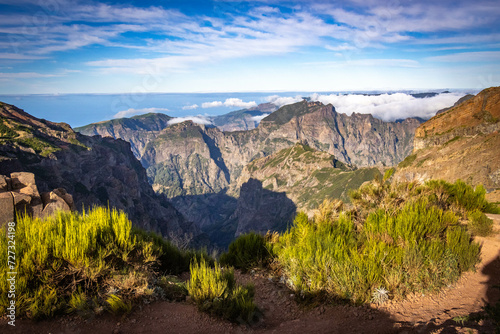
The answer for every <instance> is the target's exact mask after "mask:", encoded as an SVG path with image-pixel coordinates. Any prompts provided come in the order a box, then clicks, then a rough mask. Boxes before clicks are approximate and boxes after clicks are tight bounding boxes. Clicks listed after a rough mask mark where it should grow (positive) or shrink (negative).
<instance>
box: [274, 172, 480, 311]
mask: <svg viewBox="0 0 500 334" xmlns="http://www.w3.org/2000/svg"><path fill="white" fill-rule="evenodd" d="M467 187H468V188H467ZM467 187H464V186H463V184H461V183H460V182H458V183H456V184H449V183H445V182H437V183H433V182H430V183H427V184H425V185H418V184H416V183H402V184H393V185H391V184H388V183H387V182H385V180H383V181H380V180H378V181H374V182H372V183H370V184H365V185H364V186H362V187H361V188H360V189H358V190H357V191H354V192H352V198H353V201H352V202H353V206H352V207H351V208H349V209H347V210H346V209H344V210H342V206H341V205H339V204H338V203H323V205H322V206H321V207H320V209H319V214H316V215H315V216H314V218H312V219H310V218H308V216H307V215H306V214H304V213H299V214H298V215H297V217H296V219H295V221H294V224H293V226H292V227H291V228H290V229H289V231H287V232H286V233H284V234H283V235H282V236H280V238H279V240H278V241H276V243H275V244H274V246H273V247H274V249H275V252H276V253H277V262H278V264H279V266H280V267H281V270H282V273H283V274H284V276H285V278H286V280H287V283H288V285H289V286H290V287H291V288H292V289H293V290H295V291H296V292H297V293H298V294H299V295H301V296H303V297H307V296H326V297H327V298H329V299H338V300H348V301H352V302H355V303H363V302H368V301H373V302H377V303H382V302H384V301H385V300H387V298H388V297H389V296H390V297H391V298H402V297H404V296H405V295H407V294H409V293H414V292H426V291H435V290H438V289H439V288H441V287H443V286H447V285H449V284H450V283H452V282H455V281H456V280H457V279H458V277H459V276H460V275H461V273H462V272H464V271H467V270H471V269H473V268H474V266H475V265H476V263H477V262H478V261H479V253H480V245H479V244H478V243H476V242H474V241H473V240H472V238H471V235H470V233H469V231H468V229H470V230H473V229H471V227H470V226H469V227H468V228H467V227H465V226H462V225H461V224H460V223H459V221H460V218H461V213H462V212H466V210H469V209H470V208H480V209H477V210H481V209H482V210H485V209H487V208H488V203H487V202H485V201H484V193H483V192H482V190H481V188H476V190H474V189H472V188H471V187H469V186H467ZM466 198H468V200H465V199H466ZM478 212H479V213H480V214H481V216H479V217H483V216H484V215H483V214H482V212H481V211H478ZM475 215H479V214H473V216H474V217H476V216H475ZM481 219H482V218H481Z"/></svg>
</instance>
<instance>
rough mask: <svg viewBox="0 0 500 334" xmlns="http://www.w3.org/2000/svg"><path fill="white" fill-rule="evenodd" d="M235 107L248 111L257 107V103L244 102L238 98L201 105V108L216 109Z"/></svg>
mask: <svg viewBox="0 0 500 334" xmlns="http://www.w3.org/2000/svg"><path fill="white" fill-rule="evenodd" d="M223 106H224V107H237V108H242V109H249V108H253V107H257V103H256V102H255V101H251V102H244V101H243V100H242V99H238V98H229V99H226V101H224V102H222V101H212V102H204V103H202V104H201V107H202V108H216V107H223Z"/></svg>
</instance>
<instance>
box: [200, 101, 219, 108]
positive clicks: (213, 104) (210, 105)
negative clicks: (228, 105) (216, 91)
mask: <svg viewBox="0 0 500 334" xmlns="http://www.w3.org/2000/svg"><path fill="white" fill-rule="evenodd" d="M223 105H224V103H222V102H221V101H212V102H203V103H202V104H201V107H202V108H215V107H222V106H223Z"/></svg>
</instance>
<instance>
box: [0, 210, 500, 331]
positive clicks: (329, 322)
mask: <svg viewBox="0 0 500 334" xmlns="http://www.w3.org/2000/svg"><path fill="white" fill-rule="evenodd" d="M489 216H490V218H493V219H494V221H495V228H496V231H497V233H496V234H495V235H493V236H491V237H488V238H477V240H478V241H479V242H480V243H482V245H483V247H482V262H481V264H480V265H479V266H478V268H477V270H476V272H470V273H466V274H465V275H464V276H463V277H462V278H461V279H460V280H459V281H458V282H457V283H456V284H455V285H453V286H450V287H447V288H445V289H444V290H442V291H441V292H440V293H437V294H430V295H426V296H423V295H420V296H411V297H410V298H408V299H407V300H405V301H403V302H390V303H388V304H386V305H383V306H381V307H376V306H375V305H371V306H362V307H355V306H349V305H340V306H338V305H337V306H316V307H312V306H310V307H304V306H301V305H299V304H297V303H296V302H295V299H294V295H293V294H292V292H290V291H289V290H288V289H287V288H286V287H285V286H284V285H282V284H280V283H279V282H276V281H274V280H273V278H271V277H266V274H265V273H262V272H256V273H255V272H254V273H252V274H244V275H243V274H238V280H239V281H240V282H248V281H252V282H254V284H255V288H256V296H255V301H256V303H257V305H258V307H259V309H260V312H259V313H257V314H256V316H257V318H259V321H256V323H254V324H251V325H250V326H247V325H238V324H231V323H228V322H225V321H221V320H217V319H214V318H212V317H210V316H208V315H206V314H203V313H201V312H199V311H197V309H196V307H195V306H194V305H192V304H190V303H186V302H182V303H176V302H156V303H152V304H149V305H145V306H142V307H141V309H138V310H135V311H134V312H133V313H131V314H130V315H128V316H127V317H122V318H120V317H115V316H112V315H104V316H100V317H95V318H90V319H86V320H83V319H80V318H77V317H62V318H59V319H55V320H50V321H42V322H34V321H31V320H26V319H17V320H16V327H12V326H9V325H8V324H7V320H6V319H0V333H30V334H31V333H52V334H59V333H61V334H62V333H68V334H83V333H92V334H98V333H124V334H125V333H203V334H209V333H210V334H211V333H245V332H248V333H300V334H303V333H373V334H375V333H492V332H493V331H494V328H493V326H492V324H491V323H490V322H488V321H480V322H479V323H477V322H470V321H469V322H465V323H464V324H463V325H461V324H459V323H457V322H456V321H454V320H453V318H454V317H457V316H465V315H469V314H474V313H477V312H481V311H482V306H484V305H485V303H487V302H489V303H495V302H496V301H497V300H499V299H500V293H499V291H498V290H496V289H494V288H493V286H494V285H499V284H500V233H499V232H500V215H489Z"/></svg>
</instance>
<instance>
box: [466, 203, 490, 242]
mask: <svg viewBox="0 0 500 334" xmlns="http://www.w3.org/2000/svg"><path fill="white" fill-rule="evenodd" d="M468 218H469V224H468V225H467V226H468V228H469V231H471V233H472V234H473V235H478V236H481V237H487V236H489V235H490V234H492V233H493V220H491V219H489V218H488V217H486V215H485V214H484V213H483V212H481V211H480V210H477V209H476V210H474V211H471V212H469V213H468Z"/></svg>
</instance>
